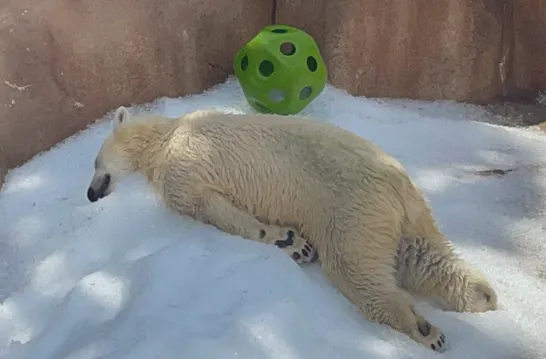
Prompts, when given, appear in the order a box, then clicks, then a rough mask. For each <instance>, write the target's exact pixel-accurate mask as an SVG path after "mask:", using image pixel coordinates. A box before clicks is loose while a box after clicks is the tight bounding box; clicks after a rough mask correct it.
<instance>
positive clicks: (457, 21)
mask: <svg viewBox="0 0 546 359" xmlns="http://www.w3.org/2000/svg"><path fill="white" fill-rule="evenodd" d="M272 22H276V23H283V24H288V25H293V26H297V27H299V28H302V29H304V30H305V31H307V32H309V33H310V34H311V35H312V36H313V37H314V38H315V39H316V40H317V42H318V44H319V46H320V48H321V52H322V54H323V56H324V59H325V61H326V63H327V65H328V67H329V81H330V83H332V84H333V85H335V86H337V87H340V88H343V89H346V90H347V91H348V92H349V93H351V94H354V95H364V96H369V97H404V98H411V99H425V100H435V99H449V100H456V101H468V102H473V103H481V104H486V103H490V102H492V101H495V100H496V99H498V98H512V99H513V98H516V99H519V100H521V99H529V98H533V96H535V95H536V91H537V90H540V91H546V35H545V34H546V0H435V1H430V0H336V1H331V0H230V1H225V0H185V1H173V0H141V1H132V0H117V1H110V0H93V1H92V0H77V1H76V0H38V1H36V0H4V1H3V2H2V3H0V185H1V181H2V179H3V175H2V174H3V173H4V172H5V171H6V170H7V169H8V168H13V167H14V166H18V165H20V164H22V163H23V162H25V161H27V160H28V159H29V158H31V157H32V156H33V155H35V154H36V153H38V152H40V151H42V150H45V149H47V148H49V147H50V146H52V145H54V144H55V143H57V142H59V141H61V140H63V139H64V138H66V137H68V136H70V135H72V134H73V133H75V132H77V131H79V130H81V129H83V128H85V126H87V125H88V124H89V123H90V122H93V121H94V120H96V119H97V118H99V117H102V116H103V115H104V114H105V112H106V111H109V110H112V109H114V108H115V107H117V106H119V105H131V104H134V103H144V102H150V101H152V100H153V99H155V98H157V97H161V96H183V95H186V94H191V93H197V92H200V91H202V90H204V89H206V88H208V87H210V86H212V85H214V84H216V83H218V82H221V81H223V80H224V79H225V78H226V76H227V75H228V74H230V73H232V60H233V56H234V55H235V53H236V51H237V50H238V49H239V48H240V46H241V45H243V43H244V42H246V41H247V40H248V39H250V38H251V37H252V36H253V35H254V34H255V33H256V32H257V31H259V30H260V29H261V28H262V27H263V26H265V25H267V24H270V23H272Z"/></svg>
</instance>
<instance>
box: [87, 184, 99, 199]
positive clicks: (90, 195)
mask: <svg viewBox="0 0 546 359" xmlns="http://www.w3.org/2000/svg"><path fill="white" fill-rule="evenodd" d="M87 199H88V200H89V201H91V202H96V201H97V200H98V199H99V197H98V196H97V194H96V193H95V190H94V189H93V188H91V187H89V189H88V190H87Z"/></svg>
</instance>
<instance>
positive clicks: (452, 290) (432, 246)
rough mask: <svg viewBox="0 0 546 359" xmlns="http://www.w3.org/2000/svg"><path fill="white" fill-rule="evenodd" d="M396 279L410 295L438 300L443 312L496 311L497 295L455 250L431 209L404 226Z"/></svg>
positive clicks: (425, 208)
mask: <svg viewBox="0 0 546 359" xmlns="http://www.w3.org/2000/svg"><path fill="white" fill-rule="evenodd" d="M396 278H397V280H398V282H399V284H400V285H401V286H402V288H404V289H406V290H407V291H409V292H412V293H414V294H418V295H421V296H425V297H429V298H431V299H435V300H439V301H440V302H441V304H442V307H443V309H444V310H451V311H457V312H485V311H488V310H496V309H497V307H498V304H497V294H496V292H495V290H494V289H493V287H492V286H491V285H490V284H489V283H488V281H487V279H486V278H485V277H484V276H483V274H482V273H481V272H480V271H479V270H478V268H475V267H474V266H472V265H471V264H470V263H467V262H466V261H465V260H464V259H463V258H461V257H460V256H459V255H458V254H457V253H455V251H454V249H453V245H452V243H451V242H450V241H449V240H447V239H446V238H445V236H444V235H443V234H442V233H441V232H440V230H439V228H438V227H437V225H436V223H435V221H434V218H433V217H432V212H431V210H430V209H429V208H428V207H427V206H425V205H423V210H422V212H421V213H420V215H419V216H418V217H417V218H416V219H415V220H414V221H413V223H409V224H407V225H406V226H405V228H404V229H403V231H402V237H401V238H400V244H399V247H398V248H397V261H396Z"/></svg>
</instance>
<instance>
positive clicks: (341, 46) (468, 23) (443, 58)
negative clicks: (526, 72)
mask: <svg viewBox="0 0 546 359" xmlns="http://www.w3.org/2000/svg"><path fill="white" fill-rule="evenodd" d="M538 1H540V0H538ZM276 21H277V22H278V23H285V24H288V25H293V26H297V27H300V28H302V29H304V30H306V31H309V32H310V33H311V35H312V36H314V37H315V39H316V40H317V41H318V43H319V46H320V48H321V51H322V54H323V56H324V58H325V61H326V62H327V64H328V66H329V73H330V81H331V83H332V84H334V85H335V86H338V87H341V88H344V89H346V90H347V91H348V92H349V93H351V94H355V95H365V96H370V97H405V98H413V99H426V100H433V99H451V100H458V101H470V102H475V103H486V102H488V101H490V100H491V99H492V98H493V97H495V96H496V95H498V93H499V89H500V79H499V72H498V66H497V64H498V62H499V60H500V58H501V36H502V22H503V11H502V4H501V2H500V1H498V0H488V1H480V0H459V1H454V0H435V1H429V0H337V1H329V0H277V11H276Z"/></svg>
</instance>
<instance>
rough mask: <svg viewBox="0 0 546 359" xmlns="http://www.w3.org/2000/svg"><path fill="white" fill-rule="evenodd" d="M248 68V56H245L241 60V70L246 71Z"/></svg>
mask: <svg viewBox="0 0 546 359" xmlns="http://www.w3.org/2000/svg"><path fill="white" fill-rule="evenodd" d="M247 67H248V56H246V55H245V56H243V58H242V59H241V70H243V71H245V70H246V69H247Z"/></svg>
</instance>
